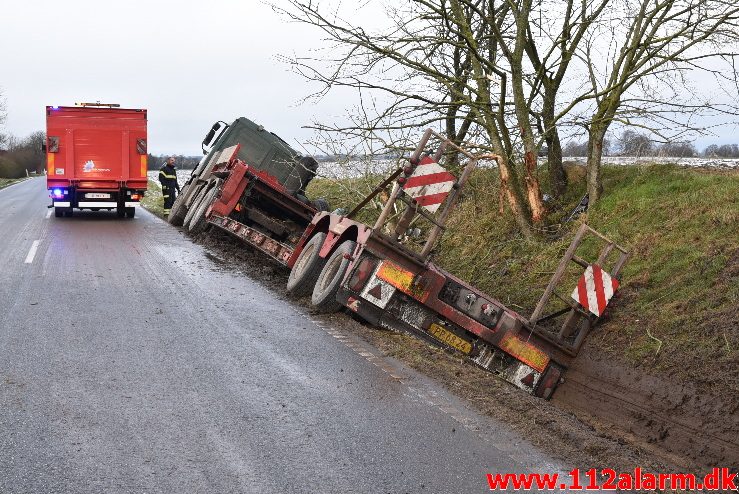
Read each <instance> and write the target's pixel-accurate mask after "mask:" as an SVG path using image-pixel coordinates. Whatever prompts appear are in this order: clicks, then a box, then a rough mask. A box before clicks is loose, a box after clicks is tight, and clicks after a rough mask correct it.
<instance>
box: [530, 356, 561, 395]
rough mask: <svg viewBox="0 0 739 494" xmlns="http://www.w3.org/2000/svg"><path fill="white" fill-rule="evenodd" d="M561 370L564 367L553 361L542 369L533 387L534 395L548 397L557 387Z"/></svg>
mask: <svg viewBox="0 0 739 494" xmlns="http://www.w3.org/2000/svg"><path fill="white" fill-rule="evenodd" d="M563 372H564V368H562V367H560V366H558V365H556V364H554V363H550V364H549V366H548V367H547V369H546V370H545V371H544V374H543V375H542V376H541V378H540V379H539V382H538V384H537V385H536V388H534V396H538V397H539V398H544V399H545V400H548V399H550V398H551V397H552V393H554V390H555V389H557V385H558V384H559V381H560V379H561V377H562V373H563Z"/></svg>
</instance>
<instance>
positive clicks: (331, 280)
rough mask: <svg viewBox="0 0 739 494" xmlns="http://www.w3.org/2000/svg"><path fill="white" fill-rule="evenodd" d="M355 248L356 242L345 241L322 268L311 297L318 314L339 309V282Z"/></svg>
mask: <svg viewBox="0 0 739 494" xmlns="http://www.w3.org/2000/svg"><path fill="white" fill-rule="evenodd" d="M356 246H357V243H356V242H353V241H351V240H347V241H345V242H344V243H342V244H341V245H339V246H338V247H337V248H336V250H335V251H334V253H333V254H331V257H329V258H328V261H326V265H325V266H323V269H322V270H321V274H320V275H319V276H318V281H316V286H315V287H314V288H313V297H311V302H313V306H314V307H315V308H316V309H317V310H318V311H319V312H336V311H337V310H339V309H340V308H341V304H340V303H339V302H337V301H336V292H338V291H339V285H340V284H341V280H342V279H343V278H344V274H345V273H346V270H347V268H348V267H349V262H350V261H349V259H348V257H349V256H351V255H352V253H353V252H354V247H356Z"/></svg>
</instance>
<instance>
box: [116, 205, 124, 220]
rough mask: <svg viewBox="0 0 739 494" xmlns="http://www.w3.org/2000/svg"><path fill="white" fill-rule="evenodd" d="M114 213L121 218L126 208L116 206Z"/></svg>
mask: <svg viewBox="0 0 739 494" xmlns="http://www.w3.org/2000/svg"><path fill="white" fill-rule="evenodd" d="M115 215H116V216H118V217H119V218H123V217H124V216H126V209H125V208H124V207H118V208H116V210H115Z"/></svg>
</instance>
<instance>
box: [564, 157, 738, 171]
mask: <svg viewBox="0 0 739 494" xmlns="http://www.w3.org/2000/svg"><path fill="white" fill-rule="evenodd" d="M563 159H564V161H574V162H576V163H582V164H583V165H584V164H585V158H563ZM603 163H606V164H609V165H648V164H653V163H674V164H677V165H680V166H687V167H690V168H712V169H719V170H721V169H723V170H731V169H738V168H739V158H734V159H730V158H727V159H723V158H665V157H658V156H653V157H647V156H640V157H633V156H604V157H603Z"/></svg>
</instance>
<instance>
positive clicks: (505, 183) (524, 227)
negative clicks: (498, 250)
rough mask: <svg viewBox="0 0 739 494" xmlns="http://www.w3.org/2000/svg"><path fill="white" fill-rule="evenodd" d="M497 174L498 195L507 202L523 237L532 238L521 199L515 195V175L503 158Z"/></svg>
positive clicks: (527, 216) (517, 194)
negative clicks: (498, 174)
mask: <svg viewBox="0 0 739 494" xmlns="http://www.w3.org/2000/svg"><path fill="white" fill-rule="evenodd" d="M498 172H499V173H500V193H501V194H503V195H505V197H506V199H507V200H508V206H509V207H510V208H511V212H512V213H513V217H514V218H515V220H516V224H517V225H518V227H519V228H520V229H521V233H522V234H523V236H524V237H526V238H531V237H533V236H534V232H533V231H532V230H531V224H530V223H529V215H528V213H527V211H526V209H525V208H524V206H523V198H522V197H520V193H517V192H518V188H517V183H516V182H517V181H516V177H515V174H513V173H512V170H511V167H510V163H508V160H507V159H506V158H505V157H502V158H501V160H500V161H499V162H498Z"/></svg>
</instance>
